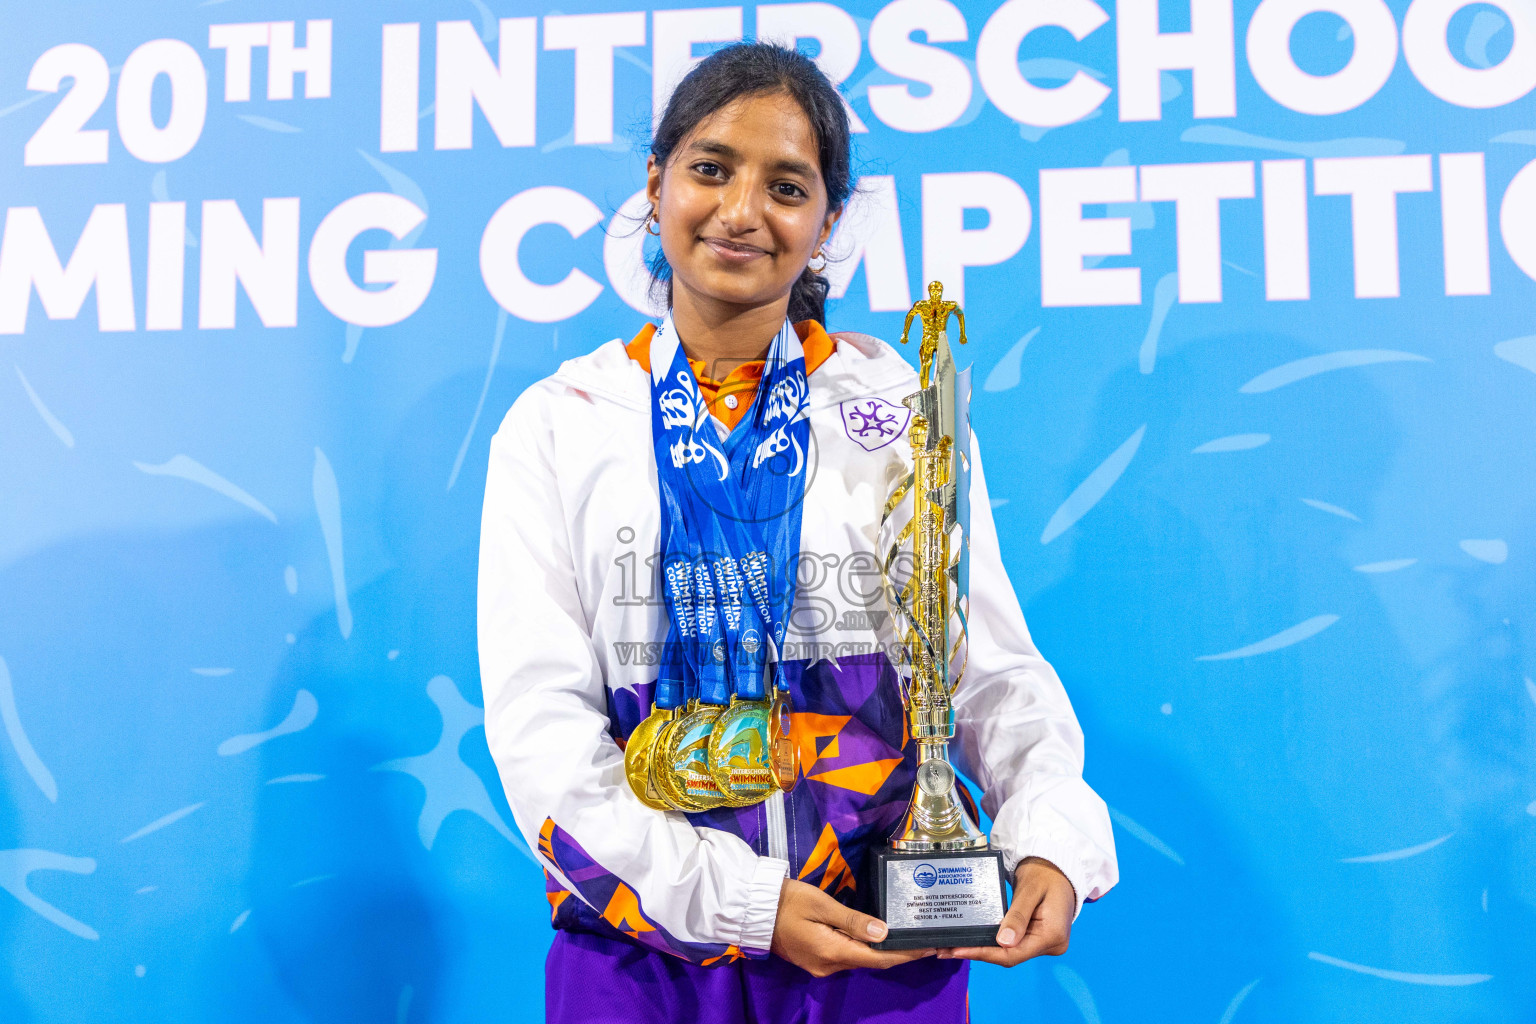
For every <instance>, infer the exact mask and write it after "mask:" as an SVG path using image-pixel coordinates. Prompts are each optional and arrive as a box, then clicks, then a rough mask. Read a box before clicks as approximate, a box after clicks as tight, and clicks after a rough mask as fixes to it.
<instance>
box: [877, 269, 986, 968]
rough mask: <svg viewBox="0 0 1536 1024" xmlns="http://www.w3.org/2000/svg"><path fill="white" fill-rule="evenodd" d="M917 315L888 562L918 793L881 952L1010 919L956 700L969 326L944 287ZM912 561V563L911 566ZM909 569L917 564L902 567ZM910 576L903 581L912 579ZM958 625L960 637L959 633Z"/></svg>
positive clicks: (965, 525) (901, 831) (957, 936)
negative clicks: (955, 332) (955, 759)
mask: <svg viewBox="0 0 1536 1024" xmlns="http://www.w3.org/2000/svg"><path fill="white" fill-rule="evenodd" d="M928 296H929V297H928V298H927V299H925V300H923V301H921V302H918V303H917V304H916V305H914V306H913V307H912V311H911V312H910V313H908V314H907V327H906V328H905V329H903V331H902V341H903V342H905V341H906V340H907V330H908V329H910V327H911V324H912V320H913V318H914V317H919V318H920V319H921V323H922V343H921V346H920V350H919V360H920V364H921V368H920V371H919V383H920V384H921V388H920V390H918V391H917V392H915V393H914V394H912V395H909V396H907V398H906V399H904V403H905V404H906V406H907V407H908V408H909V409H911V410H912V425H911V427H910V428H909V432H908V438H909V440H910V442H911V445H912V473H911V474H910V475H909V476H908V477H907V478H906V479H904V480H902V481H901V482H900V483H899V484H898V485H897V487H896V488H895V490H894V491H893V492H892V493H891V495H890V496H889V498H888V499H887V501H886V506H885V516H884V518H883V519H882V522H881V528H882V534H885V533H887V531H888V529H897V526H896V524H898V523H900V521H901V517H900V516H898V515H897V512H898V511H899V510H901V509H903V508H904V507H906V503H907V501H908V500H909V499H910V508H911V517H910V519H908V520H907V522H906V523H905V525H902V526H900V527H899V530H898V531H897V532H896V534H895V536H894V538H893V539H891V541H890V545H889V548H888V550H887V552H886V555H885V558H884V560H883V562H882V566H881V568H882V573H881V581H882V585H883V586H882V589H883V590H884V592H885V594H886V598H887V601H888V602H889V603H890V605H891V610H892V612H893V619H894V621H895V622H896V623H897V628H898V631H899V632H900V633H901V634H902V641H903V648H904V651H905V662H906V664H905V665H904V666H898V670H899V671H905V673H906V675H905V678H904V680H903V689H904V694H903V696H904V697H905V704H906V710H907V721H908V727H909V732H910V735H911V737H912V742H914V743H916V744H917V760H918V766H917V786H916V788H915V789H914V790H913V793H912V798H911V800H910V801H909V802H908V804H907V810H906V814H905V815H904V816H903V817H902V821H901V824H900V826H899V827H898V828H897V830H896V832H895V833H894V834H893V835H892V836H891V838H890V843H889V847H888V848H887V849H884V850H881V851H879V852H878V853H877V854H876V855H875V863H874V876H875V877H874V880H873V881H874V885H873V891H874V894H875V901H876V906H875V913H876V915H877V916H878V917H880V918H881V919H882V920H884V921H885V923H886V926H887V927H888V928H889V929H890V931H889V934H888V935H887V937H886V940H885V941H884V942H882V943H879V944H878V945H876V947H875V948H877V949H922V948H927V947H930V946H932V947H953V946H993V945H996V944H997V929H998V927H999V926H1000V925H1001V924H1002V920H1003V914H1004V913H1005V912H1006V910H1007V891H1008V889H1007V878H1006V872H1005V871H1004V869H1003V857H1002V854H1001V853H1000V852H998V851H997V850H993V849H991V848H990V847H989V845H988V843H987V837H986V835H985V834H983V833H982V831H981V830H980V829H979V828H977V826H976V823H975V822H974V821H972V820H971V816H970V814H969V813H968V812H967V811H966V809H965V805H964V804H962V803H961V802H960V799H959V794H958V791H957V780H956V777H955V769H954V767H953V766H952V765H951V764H950V763H949V741H950V740H951V739H953V738H954V735H955V710H954V703H953V701H952V699H951V697H952V694H953V693H954V689H955V686H956V685H958V683H959V681H960V674H961V673H963V668H962V669H961V670H960V672H957V673H956V674H955V676H954V677H953V678H951V676H950V663H951V661H952V660H953V658H954V657H955V656H956V655H957V654H958V653H959V652H960V651H961V649H962V647H963V645H964V642H965V605H966V587H967V584H968V582H969V580H968V573H967V566H968V561H969V560H968V557H967V548H968V545H969V532H970V521H969V520H970V516H969V512H970V508H969V501H968V498H969V490H970V421H969V415H968V408H967V407H968V405H969V399H970V371H969V370H967V371H965V372H964V373H959V372H957V371H956V370H955V364H954V358H953V355H952V353H951V351H950V348H949V342H948V338H947V337H946V335H945V333H944V327H945V324H946V323H947V321H948V320H949V318H950V316H951V315H954V316H956V317H957V319H959V321H960V340H961V341H962V342H964V341H965V318H964V315H963V314H961V313H960V310H959V307H958V306H957V305H956V304H955V303H953V302H945V301H944V299H943V286H942V285H941V284H940V283H939V282H937V281H935V282H933V283H931V284H930V285H929V286H928ZM903 555H907V556H909V557H908V558H907V559H903V558H902V556H903ZM903 561H904V562H905V563H906V564H905V565H899V564H898V563H901V562H903ZM902 569H910V572H908V573H906V574H905V575H904V578H901V577H902V573H901V570H902ZM952 627H953V628H952Z"/></svg>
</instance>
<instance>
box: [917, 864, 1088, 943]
mask: <svg viewBox="0 0 1536 1024" xmlns="http://www.w3.org/2000/svg"><path fill="white" fill-rule="evenodd" d="M1076 909H1077V893H1076V892H1075V891H1074V890H1073V888H1072V883H1071V882H1069V881H1067V876H1066V875H1064V874H1062V873H1061V870H1060V869H1059V868H1057V867H1056V865H1054V864H1052V863H1051V862H1050V861H1048V860H1045V859H1043V858H1040V857H1025V858H1024V859H1023V860H1021V861H1019V866H1018V868H1017V869H1016V870H1015V871H1014V873H1013V905H1012V906H1011V907H1009V908H1008V913H1007V914H1006V915H1004V917H1003V923H1002V925H1001V926H999V927H998V929H997V945H996V946H968V947H962V948H959V949H941V950H939V954H938V955H939V956H940V957H941V958H949V957H957V958H959V959H962V960H984V961H986V962H987V963H989V964H1001V965H1003V966H1004V967H1012V966H1014V965H1015V964H1021V963H1023V962H1024V961H1025V960H1028V959H1030V958H1031V957H1036V956H1040V955H1041V954H1042V953H1043V954H1045V955H1046V956H1060V955H1061V954H1063V953H1065V952H1066V951H1067V940H1068V939H1069V938H1070V937H1071V935H1072V916H1073V912H1074V911H1075V910H1076Z"/></svg>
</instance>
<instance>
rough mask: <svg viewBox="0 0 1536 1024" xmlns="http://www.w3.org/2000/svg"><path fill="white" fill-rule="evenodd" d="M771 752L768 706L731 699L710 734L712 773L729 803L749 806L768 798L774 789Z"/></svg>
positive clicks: (750, 701)
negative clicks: (769, 755) (769, 759)
mask: <svg viewBox="0 0 1536 1024" xmlns="http://www.w3.org/2000/svg"><path fill="white" fill-rule="evenodd" d="M768 751H769V747H768V703H767V702H766V701H760V700H732V701H731V704H730V707H728V708H726V709H725V711H724V712H722V713H721V715H720V717H719V718H718V719H716V720H715V725H714V728H713V729H712V730H711V731H710V735H709V757H708V760H709V773H710V775H712V776H714V779H715V783H716V784H717V785H718V786H719V787H720V791H721V793H723V794H724V796H725V801H726V803H727V804H729V805H730V806H732V807H748V806H750V805H752V804H756V803H761V802H762V801H764V800H766V799H768V795H769V794H770V793H772V792H773V786H774V778H773V772H772V770H771V768H770V766H769V763H768Z"/></svg>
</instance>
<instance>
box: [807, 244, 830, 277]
mask: <svg viewBox="0 0 1536 1024" xmlns="http://www.w3.org/2000/svg"><path fill="white" fill-rule="evenodd" d="M811 260H812V261H814V260H821V265H820V266H812V264H811V262H810V261H807V263H806V264H805V266H806V269H807V270H809V271H810V272H811V273H813V274H819V273H821V272H822V271H823V270H826V269H827V258H826V257H825V256H823V255H822V254H821V250H820V249H817V250H816V251H815V252H814V253H812V254H811Z"/></svg>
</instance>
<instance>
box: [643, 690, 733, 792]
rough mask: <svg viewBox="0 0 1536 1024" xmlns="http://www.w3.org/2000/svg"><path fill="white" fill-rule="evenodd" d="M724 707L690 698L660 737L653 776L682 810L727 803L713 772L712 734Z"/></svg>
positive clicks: (663, 790) (657, 740)
mask: <svg viewBox="0 0 1536 1024" xmlns="http://www.w3.org/2000/svg"><path fill="white" fill-rule="evenodd" d="M724 710H725V709H724V708H722V707H720V706H719V705H718V704H701V703H699V702H698V701H697V700H694V701H689V703H688V706H687V708H686V709H685V710H684V712H683V714H682V716H681V717H679V718H677V719H676V720H674V721H671V722H668V723H666V725H664V726H663V727H662V731H661V733H660V734H659V735H658V736H657V737H656V754H655V757H654V759H653V762H652V766H651V778H652V779H653V780H654V782H655V784H656V789H657V790H658V791H660V793H661V795H662V796H663V797H665V798H666V799H667V800H668V801H669V802H670V803H672V804H674V805H675V806H677V807H678V808H680V809H682V810H685V811H707V810H709V809H710V808H712V807H719V806H720V805H721V804H723V803H725V794H723V793H722V792H721V791H720V786H719V784H718V783H717V782H715V778H714V776H713V775H711V774H710V773H709V734H710V732H711V731H712V730H713V728H714V725H715V720H716V719H718V718H719V717H720V713H721V712H722V711H724Z"/></svg>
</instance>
